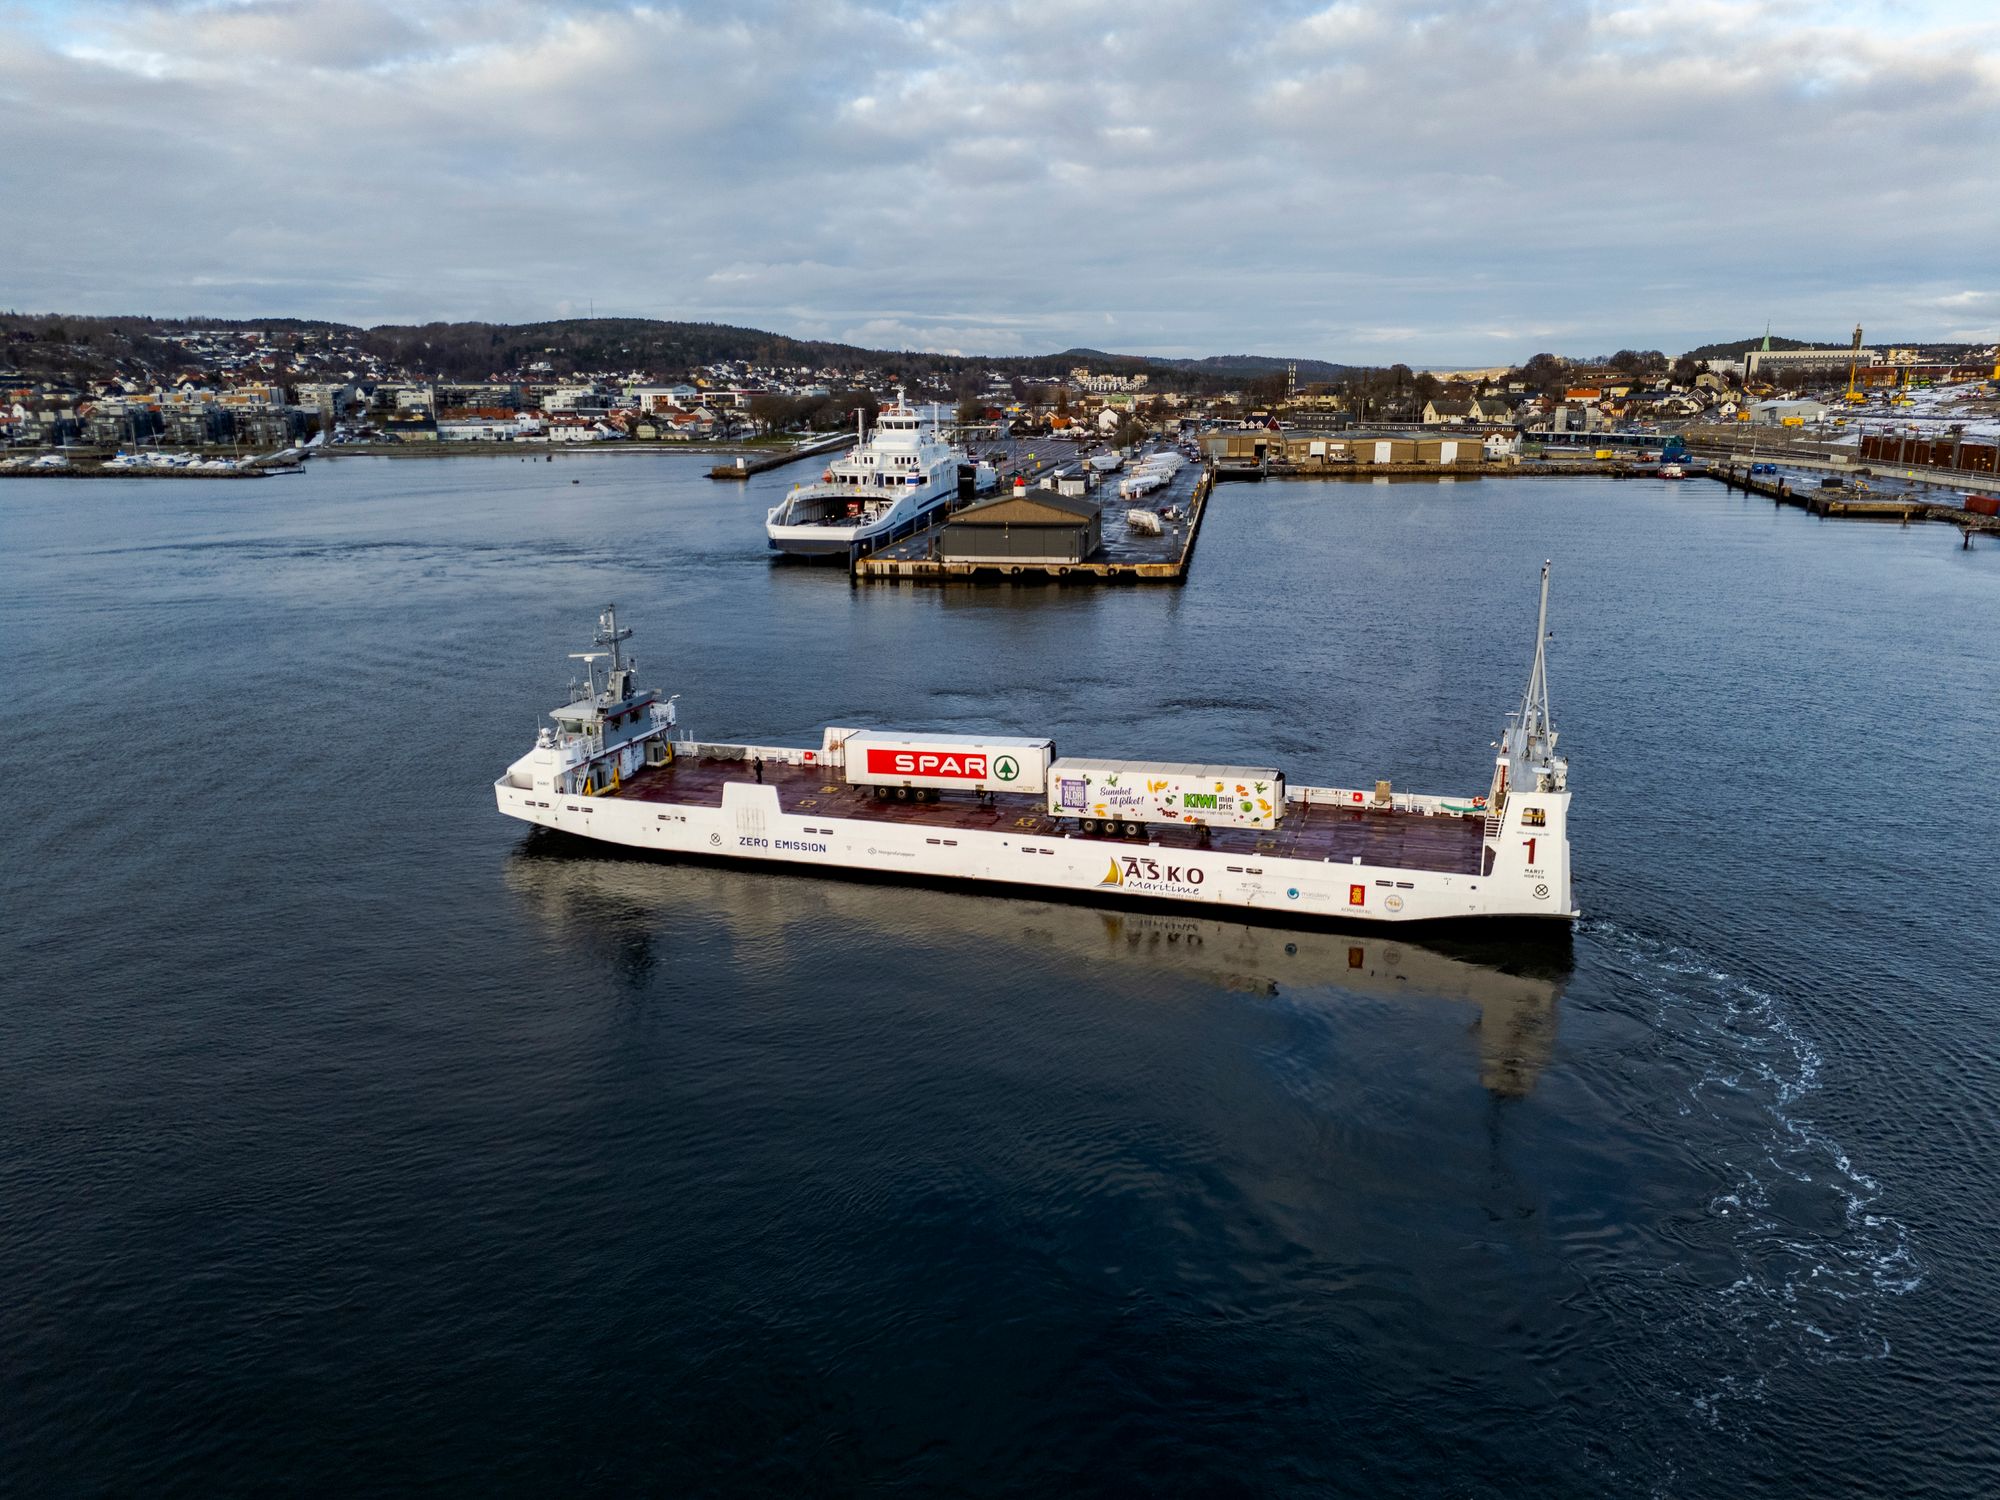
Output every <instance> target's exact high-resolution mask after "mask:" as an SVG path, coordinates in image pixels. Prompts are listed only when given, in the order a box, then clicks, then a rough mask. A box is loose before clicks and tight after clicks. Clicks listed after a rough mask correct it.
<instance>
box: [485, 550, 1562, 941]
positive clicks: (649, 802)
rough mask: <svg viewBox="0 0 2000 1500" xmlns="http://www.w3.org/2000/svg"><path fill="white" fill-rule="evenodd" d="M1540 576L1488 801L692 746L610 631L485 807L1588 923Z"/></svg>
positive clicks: (1232, 778)
mask: <svg viewBox="0 0 2000 1500" xmlns="http://www.w3.org/2000/svg"><path fill="white" fill-rule="evenodd" d="M1548 605H1549V570H1548V566H1547V564H1544V565H1543V567H1542V579H1541V603H1540V608H1539V613H1538V624H1537V627H1536V633H1535V650H1534V657H1533V664H1532V666H1531V667H1530V670H1529V674H1528V686H1527V689H1526V691H1525V692H1524V693H1523V694H1522V698H1521V703H1520V707H1519V708H1518V709H1516V710H1515V711H1514V712H1513V713H1512V714H1510V715H1509V716H1508V719H1507V726H1506V730H1505V732H1504V734H1503V735H1502V737H1501V739H1500V741H1499V742H1498V745H1497V750H1498V754H1497V755H1496V757H1495V759H1494V764H1493V773H1492V778H1491V780H1490V781H1489V783H1488V785H1487V788H1486V790H1485V792H1484V793H1482V794H1479V795H1468V796H1462V797H1452V796H1436V795H1427V794H1416V793H1410V792H1399V791H1396V790H1394V789H1393V787H1392V786H1391V783H1390V782H1388V781H1377V782H1375V783H1374V784H1373V786H1368V787H1329V786H1301V785H1296V784H1292V783H1290V782H1288V781H1287V779H1286V778H1285V776H1284V774H1283V773H1282V772H1281V771H1279V770H1278V769H1277V768H1276V767H1268V766H1217V765H1202V764H1180V763H1171V762H1154V761H1131V760H1101V759H1079V758H1072V757H1067V756H1059V755H1057V754H1056V747H1055V744H1054V742H1053V741H1052V740H1049V739H1044V738H1034V737H1025V736H1015V737H994V736H977V737H969V736H961V735H937V734H916V733H905V732H900V731H888V730H872V729H844V728H829V729H827V730H825V731H824V733H823V734H822V735H821V738H820V743H819V744H818V745H816V746H810V747H800V746H785V745H740V744H726V743H716V742H711V741H705V740H698V739H695V738H693V737H692V736H691V735H689V734H687V733H686V732H685V731H683V730H681V729H680V728H679V725H678V711H677V709H676V706H675V705H676V699H674V698H667V699H662V698H661V696H660V693H659V692H658V690H656V689H642V688H640V687H639V686H638V685H637V665H638V664H637V663H636V662H635V661H633V660H632V659H631V658H629V657H628V656H626V655H625V654H624V643H625V642H626V641H627V640H629V639H630V638H631V635H632V632H631V630H630V629H629V628H627V627H621V626H620V625H619V624H618V620H617V611H616V609H615V608H612V607H607V608H606V609H605V610H604V612H603V614H602V615H601V616H600V617H599V620H598V628H597V632H596V637H595V640H594V641H593V643H592V644H593V646H594V648H595V649H593V650H590V651H583V652H574V653H572V658H573V659H575V660H580V661H581V662H583V664H584V679H583V680H582V681H581V682H578V683H576V684H575V685H574V686H573V687H572V690H571V694H570V701H569V702H568V703H567V704H565V705H564V706H563V707H561V708H557V709H555V710H553V711H552V712H551V714H550V718H551V719H553V720H554V723H553V724H552V725H550V726H547V727H545V728H543V730H542V731H541V734H540V736H539V738H538V739H537V740H536V742H535V746H534V748H533V749H531V750H530V751H529V752H528V753H527V754H526V755H524V756H522V757H521V758H520V759H519V760H517V761H515V762H514V764H513V765H512V766H510V767H508V769H507V772H506V774H505V775H503V776H502V777H501V778H500V779H499V780H498V781H496V782H495V783H494V788H493V790H494V796H495V798H496V799H497V801H498V803H499V808H500V811H501V812H503V813H505V814H506V815H508V816H509V817H514V818H519V819H521V820H523V821H524V822H528V823H534V824H539V825H541V826H543V827H547V828H554V829H560V830H562V831H563V832H566V833H572V834H576V835H578V836H580V837H583V838H588V839H597V840H602V841H604V842H607V843H613V844H621V845H625V846H628V847H631V848H635V849H645V850H654V851H658V852H659V853H662V854H668V855H682V856H690V855H691V856H703V857H709V858H723V859H740V860H762V861H768V862H774V863H779V864H785V865H790V866H794V867H797V868H803V869H809V870H817V871H822V872H826V873H830V874H832V873H841V872H862V873H867V874H871V875H878V876H883V875H886V876H890V877H904V878H912V879H929V880H934V881H944V882H951V883H957V882H965V881H983V882H989V883H992V884H995V885H1000V886H1016V887H1027V888H1032V889H1034V890H1036V891H1041V892H1053V893H1060V894H1064V895H1068V896H1071V897H1082V898H1085V899H1102V900H1107V901H1112V902H1119V903H1124V902H1130V901H1132V900H1134V899H1142V900H1145V901H1147V902H1163V903H1175V904H1179V903H1185V904H1187V905H1189V906H1194V907H1205V908H1222V909H1226V910H1229V911H1233V912H1236V913H1239V914H1242V913H1253V914H1262V915H1265V916H1268V917H1271V918H1274V919H1278V920H1292V919H1298V918H1307V919H1333V920H1338V921H1343V922H1351V921H1368V922H1421V921H1444V920H1458V919H1465V918H1506V919H1520V918H1531V919H1533V918H1541V919H1553V920H1557V921H1570V920H1574V919H1575V918H1576V917H1577V915H1578V912H1577V909H1576V904H1575V902H1574V900H1573V899H1572V896H1571V891H1570V853H1569V832H1568V825H1569V800H1570V794H1569V789H1568V779H1569V767H1568V764H1567V762H1566V761H1565V760H1564V759H1563V758H1562V757H1560V756H1559V755H1557V754H1556V739H1557V735H1556V730H1555V727H1554V725H1553V723H1552V721H1551V718H1550V712H1549V695H1548V673H1547V643H1548Z"/></svg>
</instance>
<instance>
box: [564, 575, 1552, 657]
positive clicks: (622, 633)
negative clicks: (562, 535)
mask: <svg viewBox="0 0 2000 1500" xmlns="http://www.w3.org/2000/svg"><path fill="white" fill-rule="evenodd" d="M1544 588H1546V584H1545V585H1544ZM631 639H632V627H631V626H630V625H627V626H626V627H625V628H624V629H623V630H620V629H619V628H618V606H617V605H615V604H607V605H605V606H604V613H603V614H601V615H599V616H598V617H597V638H596V640H595V641H594V643H593V644H595V645H599V646H609V647H610V648H611V670H612V671H614V672H616V671H618V670H619V669H620V668H621V667H623V666H624V665H625V663H624V662H623V661H622V660H620V658H619V655H618V643H619V642H620V641H629V640H631Z"/></svg>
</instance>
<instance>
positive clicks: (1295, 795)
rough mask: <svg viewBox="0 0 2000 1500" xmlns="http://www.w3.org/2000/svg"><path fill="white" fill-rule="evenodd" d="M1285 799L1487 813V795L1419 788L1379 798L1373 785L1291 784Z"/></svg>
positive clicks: (1369, 808)
mask: <svg viewBox="0 0 2000 1500" xmlns="http://www.w3.org/2000/svg"><path fill="white" fill-rule="evenodd" d="M1285 800H1286V801H1288V802H1293V803H1297V804H1298V805H1300V806H1301V807H1336V808H1346V809H1348V810H1350V811H1353V812H1399V813H1413V814H1415V815H1416V816H1418V817H1424V818H1469V817H1476V816H1484V814H1485V812H1486V799H1485V798H1484V797H1433V796H1427V795H1425V794H1422V793H1418V792H1391V793H1390V794H1389V796H1388V799H1387V800H1386V801H1378V800H1377V799H1376V796H1375V788H1373V787H1351V786H1287V787H1286V788H1285Z"/></svg>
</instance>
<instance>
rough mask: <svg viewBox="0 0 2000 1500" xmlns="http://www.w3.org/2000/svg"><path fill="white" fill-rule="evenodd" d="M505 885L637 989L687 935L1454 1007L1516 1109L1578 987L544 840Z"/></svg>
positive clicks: (1404, 939) (1470, 949)
mask: <svg viewBox="0 0 2000 1500" xmlns="http://www.w3.org/2000/svg"><path fill="white" fill-rule="evenodd" d="M504 878H505V881H506V884H507V886H508V888H509V890H510V891H511V892H512V893H513V894H514V895H515V896H516V897H517V898H518V899H519V900H520V901H521V903H522V904H523V905H524V906H525V907H526V908H527V909H528V910H529V911H530V912H531V913H532V914H533V915H534V916H535V917H536V918H537V919H538V920H539V921H541V922H542V923H543V924H545V925H546V926H547V927H548V928H549V929H550V930H551V931H552V932H559V933H560V934H561V936H562V938H563V940H564V941H565V942H569V943H573V944H581V945H582V947H583V948H584V949H585V951H596V952H600V953H605V954H607V955H608V956H609V958H610V961H611V964H612V966H613V968H614V969H615V970H616V971H617V972H618V973H619V975H620V976H621V978H622V980H623V981H624V982H626V983H628V984H631V985H634V986H637V985H641V984H644V983H645V982H646V981H647V980H648V979H649V978H650V976H651V975H652V974H653V973H654V972H655V971H656V970H657V969H658V968H659V967H660V966H661V965H662V963H663V962H665V961H666V960H667V956H669V955H670V954H671V950H672V947H673V946H674V943H675V941H676V936H675V934H676V929H679V930H681V931H683V932H685V931H688V930H690V929H700V930H701V931H703V932H706V933H710V934H715V935H720V936H723V937H725V938H726V939H727V940H728V941H729V942H730V943H731V945H732V946H734V947H735V948H737V949H738V950H739V951H744V950H753V949H754V950H766V951H776V950H778V949H781V948H783V947H784V946H785V945H788V944H795V943H800V942H807V943H810V942H814V941H818V940H819V936H820V935H823V934H824V933H825V932H826V930H827V929H828V928H829V926H831V927H833V928H836V929H839V930H843V931H846V932H850V933H859V934H862V935H864V936H865V937H867V938H869V939H871V940H888V939H892V938H896V937H902V938H905V939H907V940H908V941H910V942H912V943H924V944H927V945H930V946H937V945H939V944H940V943H944V944H962V945H964V946H966V947H967V948H968V949H969V950H970V949H972V948H975V947H976V948H978V949H979V950H981V951H982V952H983V953H985V954H986V955H987V960H986V961H988V962H992V961H995V955H998V954H1004V952H1005V950H1006V949H1007V948H1009V947H1010V946H1011V947H1013V948H1017V949H1018V950H1019V951H1021V952H1022V953H1024V954H1028V953H1032V954H1036V955H1040V956H1042V957H1044V958H1054V959H1056V960H1057V961H1061V960H1062V959H1064V958H1068V959H1073V960H1076V961H1079V962H1090V961H1102V960H1106V959H1109V960H1113V961H1115V962H1116V963H1117V964H1118V965H1120V966H1124V967H1128V968H1130V969H1131V970H1132V972H1134V973H1135V974H1148V973H1150V974H1157V975H1162V976H1166V975H1171V976H1174V977H1177V978H1180V979H1183V980H1190V981H1193V982H1196V983H1200V984H1207V985H1212V986H1214V987H1216V988H1217V989H1220V990H1225V991H1230V992H1234V993H1239V994H1250V995H1258V996H1278V995H1292V996H1299V995H1302V994H1308V993H1310V994H1314V995H1318V994H1321V993H1323V992H1328V991H1331V992H1335V994H1334V997H1333V998H1335V999H1337V998H1338V996H1339V995H1342V994H1344V995H1348V996H1353V997H1356V998H1361V999H1373V1000H1381V999H1389V1000H1413V1001H1424V1000H1444V1001H1449V1002H1452V1003H1453V1004H1455V1005H1462V1006H1465V1007H1467V1008H1468V1009H1469V1010H1470V1011H1471V1012H1472V1013H1473V1014H1472V1016H1471V1018H1470V1020H1471V1024H1470V1027H1469V1030H1470V1033H1471V1036H1472V1038H1473V1043H1474V1046H1475V1048H1476V1051H1477V1059H1478V1067H1479V1077H1480V1082H1481V1083H1482V1084H1483V1085H1484V1087H1485V1088H1487V1089H1488V1090H1489V1091H1490V1092H1492V1093H1493V1094H1495V1095H1497V1096H1500V1097H1503V1098H1518V1097H1522V1096H1524V1095H1526V1094H1528V1093H1529V1092H1530V1091H1531V1090H1532V1089H1533V1088H1534V1086H1535V1081H1536V1079H1537V1078H1538V1077H1539V1076H1540V1074H1541V1071H1542V1068H1543V1067H1544V1066H1545V1065H1546V1063H1547V1062H1548V1059H1549V1056H1550V1053H1551V1052H1552V1050H1553V1048H1554V1045H1555V1031H1556V1004H1557V1001H1558V1000H1559V999H1560V997H1561V995H1562V991H1563V986H1564V984H1565V983H1566V982H1567V980H1568V978H1569V974H1570V954H1569V945H1568V944H1567V943H1557V944H1551V943H1549V942H1547V941H1545V940H1543V941H1535V940H1529V939H1522V938H1519V937H1509V936H1506V935H1503V934H1500V933H1494V934H1490V935H1488V934H1481V935H1479V936H1477V937H1464V936H1459V935H1457V934H1451V935H1441V934H1437V933H1431V932H1426V933H1425V934H1424V935H1423V940H1422V941H1415V940H1413V939H1412V938H1411V937H1410V936H1408V935H1406V934H1405V933H1403V932H1396V933H1393V934H1382V933H1379V932H1329V931H1316V930H1298V929H1292V928H1282V927H1264V926H1258V925H1255V924H1252V923H1248V922H1242V921H1233V920H1227V919H1218V918H1216V917H1212V916H1208V915H1205V914H1197V913H1191V912H1190V913H1182V912H1177V911H1168V912H1159V913H1155V912H1151V911H1144V912H1141V911H1122V910H1110V909H1105V908H1102V907H1096V906H1084V905H1075V904H1071V903H1067V902H1062V901H1045V900H1036V899H1029V898H1014V897H1006V896H996V895H986V894H982V895H965V894H960V893H958V892H956V891H945V890H937V889H933V888H929V887H921V886H915V887H913V886H903V885H897V886H893V887H889V886H884V885H882V884H879V883H876V882H869V881H854V880H846V879H829V878H823V877H820V876H815V875H812V874H809V873H794V872H792V871H789V870H785V871H772V870H740V869H732V868H726V867H715V866H708V865H688V864H679V863H673V862H662V861H659V860H656V859H653V858H651V857H649V856H647V855H645V854H642V853H637V852H633V853H627V852H624V851H621V850H617V849H613V848H607V846H605V845H602V844H588V845H586V844H584V843H582V842H580V841H578V840H575V839H571V838H569V837H567V836H565V835H563V834H560V833H551V832H549V831H548V830H545V829H539V828H538V829H534V830H532V831H530V832H529V833H528V834H527V835H526V836H525V837H524V838H523V839H522V840H521V843H520V845H519V846H518V848H517V850H516V852H515V853H514V855H513V857H512V858H510V859H509V860H508V862H507V864H506V866H505V875H504ZM1564 932H1565V934H1566V932H1567V929H1564Z"/></svg>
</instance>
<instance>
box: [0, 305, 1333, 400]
mask: <svg viewBox="0 0 2000 1500" xmlns="http://www.w3.org/2000/svg"><path fill="white" fill-rule="evenodd" d="M249 332H257V333H262V334H263V335H264V338H263V339H262V340H261V342H260V347H261V348H262V350H263V351H264V352H265V353H266V354H268V355H270V356H272V357H273V358H274V359H275V361H276V362H277V364H278V365H279V366H280V367H288V368H291V369H293V370H295V371H298V372H300V373H315V374H317V373H320V372H324V371H326V370H327V369H329V368H332V367H337V366H338V365H340V364H341V362H342V359H343V355H344V356H345V357H346V358H347V359H348V360H349V361H350V362H351V361H352V360H353V359H355V358H356V357H364V358H365V359H366V360H367V361H370V362H379V365H380V367H382V368H383V369H384V370H386V371H393V372H396V373H400V374H405V375H410V376H430V377H437V378H442V379H447V380H467V381H477V380H484V379H487V378H490V377H494V376H500V375H505V374H509V373H518V372H522V371H526V370H528V369H530V368H531V367H538V366H546V368H547V371H548V373H550V374H552V375H555V376H559V377H560V376H566V375H573V374H580V373H583V372H606V371H630V372H641V373H647V374H653V375H658V376H662V377H679V376H681V375H683V374H685V373H687V372H689V371H691V370H695V369H698V368H700V367H702V366H705V365H714V364H722V363H725V362H729V361H738V360H740V361H743V362H746V363H748V364H751V365H756V366H761V367H763V368H766V369H770V368H777V367H788V368H807V369H830V370H841V371H850V372H864V371H872V372H876V373H893V374H896V375H899V376H901V377H903V378H905V379H907V380H909V381H910V382H911V383H912V384H913V385H924V386H933V387H936V386H945V387H950V386H957V385H961V384H964V383H966V382H967V381H970V380H973V379H977V378H980V377H983V375H984V374H985V373H986V372H988V371H993V372H997V373H999V374H1000V375H1002V376H1026V377H1030V378H1034V377H1041V378H1054V377H1059V376H1063V375H1067V374H1068V373H1069V371H1070V370H1071V369H1073V368H1074V367H1075V366H1077V365H1079V364H1087V365H1089V366H1090V367H1091V368H1092V369H1095V370H1099V371H1108V372H1112V373H1117V374H1125V375H1135V374H1142V373H1146V374H1151V375H1152V377H1153V379H1154V383H1155V384H1158V385H1161V386H1169V387H1179V388H1183V389H1196V390H1199V389H1204V388H1211V387H1213V388H1221V387H1222V386H1225V385H1231V386H1233V385H1240V384H1241V383H1243V382H1244V381H1245V380H1248V379H1254V378H1257V377H1260V376H1269V375H1272V374H1278V373H1282V372H1283V371H1284V369H1285V366H1286V364H1287V363H1288V361H1286V360H1283V359H1279V358H1275V357H1272V356H1268V355H1223V356H1217V357H1214V358H1209V359H1155V358H1148V357H1145V356H1139V355H1130V354H1107V353H1105V352H1104V351H1102V350H1097V349H1068V350H1064V351H1062V352H1060V353H1054V354H1045V355H1029V356H1013V357H1004V358H1003V357H999V356H992V355H956V354H930V353H922V352H916V351H905V350H889V349H864V348H860V347H858V346H856V345H853V344H843V343H836V342H831V341H827V340H820V339H798V338H792V337H789V336H787V335H785V334H781V333H771V332H768V331H766V330H764V329H760V328H742V327H738V326H736V325H733V324H728V323H691V322H670V321H665V320H661V319H654V318H563V319H555V320H551V321H548V322H541V323H486V322H470V323H442V322H440V323H423V324H414V325H403V324H382V325H379V326H377V327H374V328H360V327H355V326H353V325H350V324H345V323H335V322H327V321H320V320H315V319H301V318H256V319H250V318H205V317H187V318H153V317H142V316H130V317H88V316H77V315H70V314H49V313H35V314H29V313H17V312H0V369H11V370H15V371H17V372H20V373H23V374H27V375H30V376H62V375H67V376H71V377H78V378H105V377H109V376H113V375H118V376H152V377H154V378H162V379H165V378H171V377H173V376H175V375H177V374H181V373H193V372H195V371H196V370H197V369H198V368H199V367H200V364H201V361H200V359H199V358H198V357H196V353H195V350H194V348H193V347H191V346H194V345H199V344H200V343H201V342H203V341H202V340H201V339H199V338H195V339H192V340H191V339H190V338H189V335H191V334H194V335H203V334H206V335H220V336H224V337H227V336H229V335H236V334H243V333H249ZM1298 368H1299V379H1300V381H1301V382H1302V383H1304V382H1311V381H1316V380H1328V379H1334V378H1337V377H1338V376H1339V375H1340V374H1342V373H1344V372H1345V371H1346V370H1347V369H1348V368H1349V367H1347V366H1342V365H1335V364H1329V363H1327V362H1326V361H1324V360H1304V359H1302V360H1299V361H1298Z"/></svg>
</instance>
